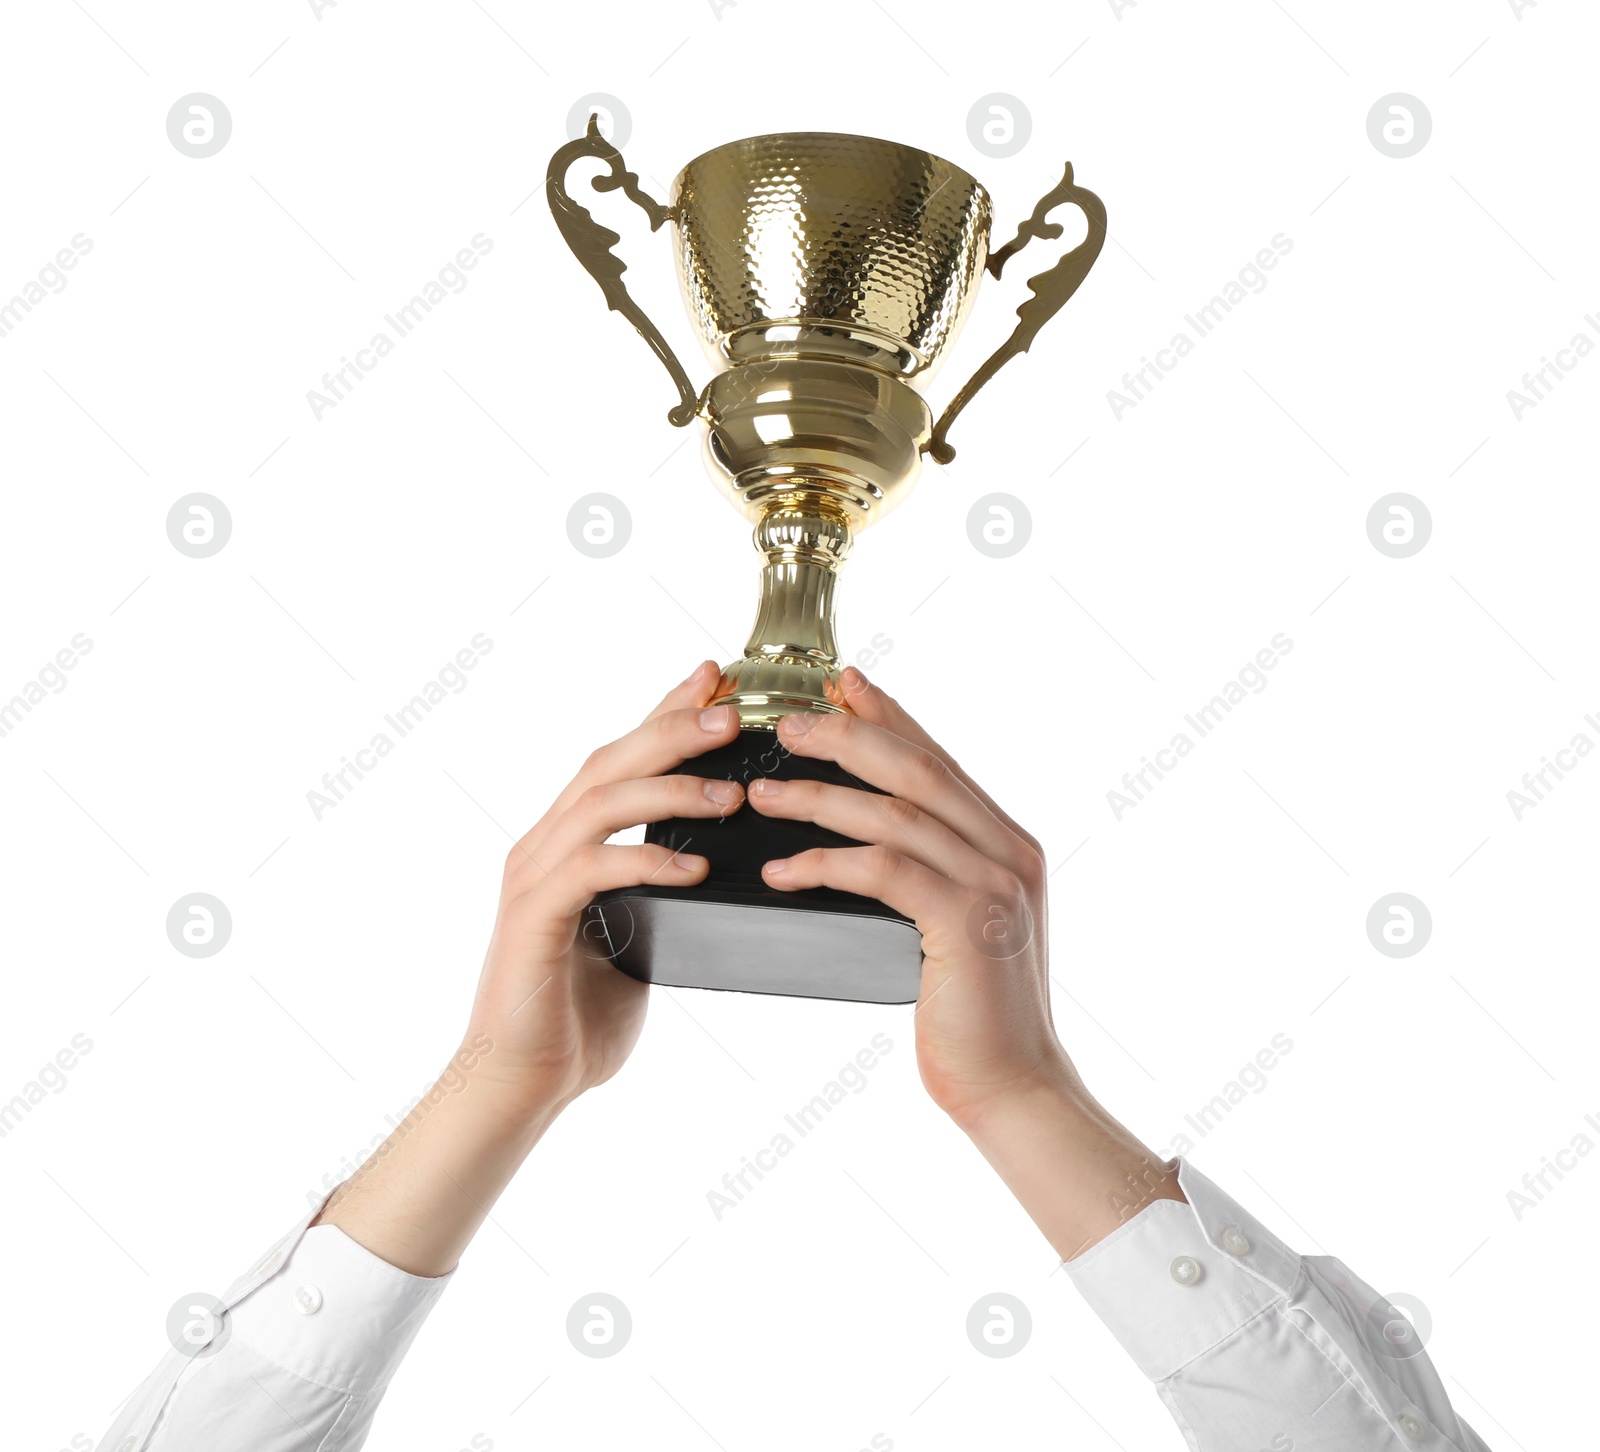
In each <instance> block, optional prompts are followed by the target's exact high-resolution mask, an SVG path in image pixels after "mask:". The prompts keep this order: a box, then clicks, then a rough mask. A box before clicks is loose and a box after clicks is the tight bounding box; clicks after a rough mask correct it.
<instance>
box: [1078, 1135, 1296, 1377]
mask: <svg viewBox="0 0 1600 1452" xmlns="http://www.w3.org/2000/svg"><path fill="white" fill-rule="evenodd" d="M1178 1185H1179V1188H1180V1189H1182V1191H1183V1193H1184V1195H1185V1196H1187V1197H1188V1202H1189V1203H1188V1204H1186V1205H1185V1204H1183V1203H1181V1202H1180V1201H1177V1200H1154V1201H1152V1202H1151V1203H1150V1204H1149V1205H1147V1206H1145V1208H1144V1209H1143V1210H1141V1211H1140V1212H1139V1213H1138V1214H1137V1215H1135V1216H1134V1217H1133V1219H1131V1220H1129V1221H1128V1222H1127V1223H1125V1224H1123V1225H1120V1226H1118V1227H1117V1229H1115V1230H1114V1231H1112V1232H1111V1234H1110V1235H1108V1236H1107V1237H1106V1238H1105V1239H1104V1240H1102V1241H1100V1242H1099V1244H1097V1245H1095V1246H1093V1247H1091V1248H1090V1249H1089V1250H1087V1251H1085V1252H1084V1254H1082V1255H1081V1256H1079V1257H1078V1258H1077V1259H1076V1260H1070V1261H1067V1262H1066V1270H1067V1274H1068V1275H1069V1276H1070V1277H1071V1279H1072V1282H1073V1284H1074V1285H1076V1286H1077V1288H1078V1290H1079V1292H1080V1293H1081V1294H1082V1295H1083V1298H1084V1299H1085V1300H1086V1301H1087V1302H1088V1303H1089V1306H1090V1308H1091V1309H1092V1310H1093V1311H1094V1312H1095V1314H1096V1315H1097V1316H1099V1317H1100V1319H1101V1320H1102V1321H1104V1322H1105V1324H1106V1326H1107V1327H1108V1329H1109V1330H1110V1331H1111V1333H1112V1335H1114V1336H1115V1337H1116V1338H1117V1340H1118V1341H1119V1342H1120V1343H1121V1344H1122V1348H1123V1350H1125V1351H1126V1352H1127V1353H1128V1355H1129V1356H1130V1357H1132V1358H1133V1360H1134V1362H1135V1363H1136V1364H1137V1366H1138V1367H1139V1369H1140V1370H1141V1371H1142V1372H1144V1374H1145V1375H1146V1376H1147V1377H1149V1378H1150V1379H1151V1380H1152V1381H1157V1382H1159V1381H1164V1380H1165V1379H1166V1378H1168V1377H1170V1376H1172V1375H1173V1374H1174V1373H1175V1372H1177V1371H1178V1370H1179V1369H1180V1368H1182V1367H1184V1366H1187V1365H1188V1364H1189V1363H1190V1362H1191V1361H1193V1360H1195V1359H1196V1358H1197V1357H1199V1356H1201V1355H1203V1354H1204V1353H1205V1352H1206V1351H1208V1350H1210V1349H1211V1348H1212V1347H1213V1346H1215V1345H1217V1343H1218V1342H1220V1341H1222V1340H1224V1339H1225V1338H1226V1337H1228V1336H1230V1335H1232V1334H1233V1333H1234V1332H1235V1331H1237V1330H1238V1329H1239V1328H1240V1327H1241V1326H1243V1325H1244V1324H1245V1323H1246V1322H1247V1321H1249V1320H1251V1319H1253V1318H1254V1317H1256V1316H1258V1315H1260V1314H1261V1312H1262V1311H1264V1310H1265V1309H1266V1308H1267V1307H1269V1306H1271V1305H1273V1304H1274V1303H1276V1302H1280V1301H1283V1300H1284V1299H1285V1298H1286V1297H1288V1296H1289V1295H1290V1294H1291V1293H1292V1291H1293V1290H1294V1287H1295V1285H1296V1283H1297V1282H1298V1281H1299V1280H1300V1278H1301V1276H1302V1275H1303V1274H1304V1271H1303V1266H1302V1262H1301V1258H1300V1257H1299V1256H1298V1255H1297V1254H1295V1252H1294V1251H1292V1250H1290V1249H1289V1247H1288V1246H1286V1245H1285V1244H1284V1243H1283V1242H1282V1241H1281V1240H1279V1239H1278V1238H1277V1237H1276V1236H1275V1235H1273V1234H1271V1232H1269V1231H1268V1230H1267V1229H1266V1228H1265V1227H1264V1226H1263V1225H1262V1224H1261V1223H1260V1222H1259V1221H1258V1220H1256V1219H1255V1218H1254V1217H1253V1216H1251V1215H1250V1214H1249V1213H1248V1212H1247V1211H1245V1210H1244V1209H1242V1208H1241V1207H1240V1206H1239V1205H1237V1204H1236V1203H1235V1202H1234V1201H1233V1200H1232V1199H1230V1198H1229V1197H1228V1196H1227V1195H1225V1194H1224V1193H1223V1192H1222V1191H1221V1190H1219V1189H1218V1188H1217V1187H1216V1186H1215V1185H1213V1184H1212V1183H1211V1181H1210V1180H1208V1179H1206V1177H1205V1176H1204V1175H1202V1174H1201V1173H1200V1172H1199V1171H1198V1170H1196V1169H1195V1168H1194V1167H1193V1166H1192V1165H1189V1164H1188V1163H1186V1162H1185V1161H1183V1160H1181V1159H1180V1160H1179V1161H1178Z"/></svg>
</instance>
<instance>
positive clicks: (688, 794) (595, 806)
mask: <svg viewBox="0 0 1600 1452" xmlns="http://www.w3.org/2000/svg"><path fill="white" fill-rule="evenodd" d="M743 802H744V788H743V787H742V786H741V785H740V784H739V783H738V782H736V781H717V780H710V779H707V778H705V777H699V776H652V777H645V778H643V779H639V780H634V781H618V782H606V783H604V784H602V785H599V786H592V787H590V788H589V789H588V790H587V791H585V792H584V793H583V795H582V796H581V797H579V798H578V800H577V801H576V802H574V803H573V804H572V806H571V808H570V809H569V810H568V811H566V812H565V813H564V814H563V815H562V816H561V817H560V818H559V819H557V821H555V822H554V823H553V824H552V825H551V827H550V830H549V831H548V833H547V834H546V835H545V837H544V838H543V839H542V840H541V841H540V843H539V846H538V857H537V858H534V857H532V856H529V857H527V858H526V859H525V860H526V861H527V863H528V864H529V865H530V866H531V867H533V868H534V869H535V870H536V872H537V874H538V875H540V876H544V875H547V874H548V873H549V872H550V870H552V869H553V868H554V867H555V866H557V865H558V864H559V863H560V862H561V861H562V860H563V859H564V858H565V857H567V856H568V855H569V854H570V853H572V852H575V851H577V849H578V848H580V847H585V846H589V845H592V844H595V843H599V842H604V841H605V839H606V838H607V837H609V836H610V835H611V834H612V833H613V832H621V831H624V830H625V829H626V828H628V827H638V826H642V825H643V824H644V823H646V822H662V821H665V820H666V819H667V818H668V817H726V816H728V815H730V814H731V813H733V812H736V811H738V809H739V807H740V806H741V805H742V804H743Z"/></svg>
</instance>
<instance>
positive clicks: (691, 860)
mask: <svg viewBox="0 0 1600 1452" xmlns="http://www.w3.org/2000/svg"><path fill="white" fill-rule="evenodd" d="M672 865H673V866H674V867H676V868H677V869H678V871H679V872H698V871H699V870H700V869H701V868H702V867H704V866H705V865H706V859H705V858H704V857H701V856H700V855H699V854H698V853H694V852H679V853H678V854H677V855H676V856H675V857H674V858H673V859H672Z"/></svg>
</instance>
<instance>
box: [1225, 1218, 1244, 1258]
mask: <svg viewBox="0 0 1600 1452" xmlns="http://www.w3.org/2000/svg"><path fill="white" fill-rule="evenodd" d="M1220 1238H1221V1240H1222V1248H1223V1249H1224V1250H1225V1251H1227V1252H1228V1254H1229V1255H1249V1254H1250V1239H1249V1237H1248V1236H1247V1235H1246V1234H1245V1233H1244V1231H1242V1230H1241V1229H1239V1227H1238V1226H1237V1225H1230V1226H1228V1227H1227V1228H1226V1229H1224V1230H1223V1232H1222V1235H1221V1237H1220Z"/></svg>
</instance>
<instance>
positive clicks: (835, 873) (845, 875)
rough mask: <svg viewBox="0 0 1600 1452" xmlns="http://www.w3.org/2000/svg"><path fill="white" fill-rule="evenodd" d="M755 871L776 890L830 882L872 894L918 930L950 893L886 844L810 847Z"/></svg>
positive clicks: (945, 884)
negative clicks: (913, 924) (882, 845)
mask: <svg viewBox="0 0 1600 1452" xmlns="http://www.w3.org/2000/svg"><path fill="white" fill-rule="evenodd" d="M761 875H762V877H763V878H764V879H765V880H766V882H767V884H768V885H769V886H771V887H775V888H777V889H779V890H780V891H782V892H791V891H793V890H794V889H796V888H805V887H832V888H837V889H838V890H839V891H840V892H854V893H859V894H860V895H861V896H862V897H872V898H876V899H877V900H878V901H879V902H881V903H886V904H887V905H888V906H889V907H892V908H893V909H894V910H895V911H896V912H897V913H904V914H905V915H906V916H907V917H908V918H910V919H911V921H912V922H914V923H915V924H916V925H917V927H918V928H919V929H920V930H921V931H923V932H926V931H927V930H928V924H929V923H930V922H932V921H933V917H934V914H935V912H937V910H938V909H939V907H940V906H941V905H942V904H943V905H948V904H949V902H950V898H951V890H950V884H949V882H948V881H947V880H946V879H944V878H943V877H941V876H939V874H938V873H937V872H935V871H934V870H933V869H932V868H931V867H925V866H923V864H922V863H920V862H917V861H914V860H913V859H912V858H910V857H906V856H903V855H902V854H901V853H899V852H896V851H894V850H893V849H892V848H889V847H812V848H810V849H809V850H807V851H805V852H797V853H795V855H794V856H793V857H776V858H774V859H773V860H772V861H771V862H769V863H767V864H766V866H765V867H763V868H762V869H761Z"/></svg>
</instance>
